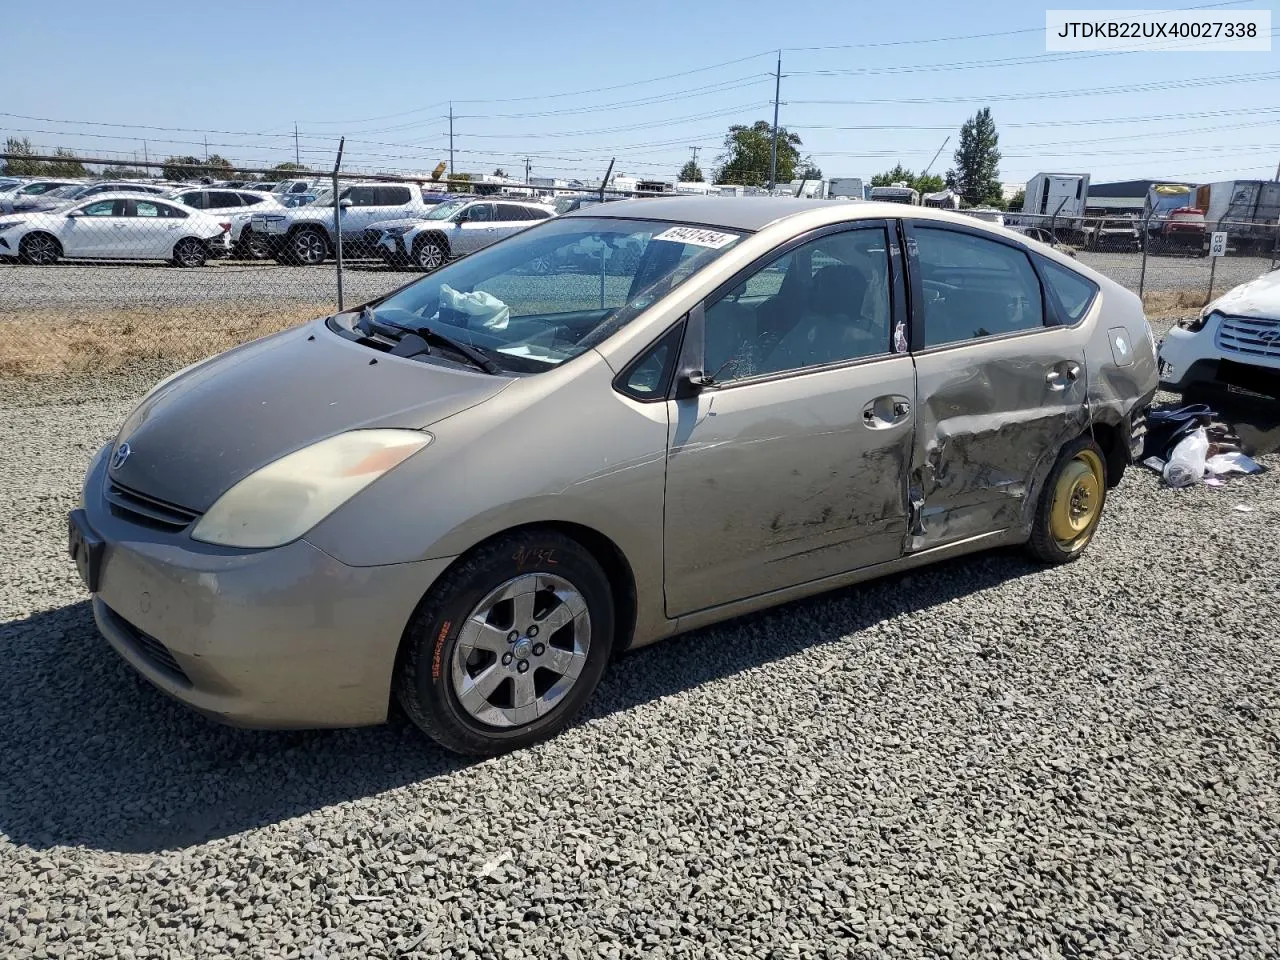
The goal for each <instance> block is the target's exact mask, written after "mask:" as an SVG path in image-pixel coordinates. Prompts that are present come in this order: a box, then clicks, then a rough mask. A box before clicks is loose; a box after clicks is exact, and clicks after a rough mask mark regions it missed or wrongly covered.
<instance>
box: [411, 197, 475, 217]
mask: <svg viewBox="0 0 1280 960" xmlns="http://www.w3.org/2000/svg"><path fill="white" fill-rule="evenodd" d="M470 202H471V201H470V200H446V201H444V203H437V204H436V205H435V206H434V207H432V208H431V209H430V210H428V211H427V213H426V215H425V216H424V218H423V219H425V220H448V219H449V218H450V217H452V216H453V215H454V214H455V213H457V212H458V211H459V210H461V209H462V208H463V207H465V206H466V205H467V204H468V203H470Z"/></svg>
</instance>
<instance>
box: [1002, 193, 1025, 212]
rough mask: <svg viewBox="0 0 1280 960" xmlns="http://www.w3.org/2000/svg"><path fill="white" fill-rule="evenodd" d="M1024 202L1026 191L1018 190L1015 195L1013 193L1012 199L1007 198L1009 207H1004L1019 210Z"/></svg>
mask: <svg viewBox="0 0 1280 960" xmlns="http://www.w3.org/2000/svg"><path fill="white" fill-rule="evenodd" d="M1026 202H1027V191H1026V190H1019V191H1018V192H1017V193H1015V194H1014V195H1013V196H1012V197H1010V198H1009V205H1008V206H1007V207H1005V209H1006V210H1021V209H1022V205H1023V204H1024V203H1026Z"/></svg>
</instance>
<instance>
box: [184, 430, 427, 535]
mask: <svg viewBox="0 0 1280 960" xmlns="http://www.w3.org/2000/svg"><path fill="white" fill-rule="evenodd" d="M430 442H431V435H430V434H427V433H422V432H420V431H418V430H352V431H350V432H348V433H340V434H338V435H337V436H336V437H329V438H328V439H327V440H321V441H320V442H319V443H314V444H312V445H311V446H309V447H304V448H303V449H301V450H297V451H294V452H293V453H291V454H288V455H287V456H284V457H281V458H280V459H279V460H276V461H275V462H274V463H269V464H267V465H266V466H265V467H263V468H262V469H260V470H258V471H257V472H255V473H251V474H250V475H249V476H247V477H245V478H244V479H243V480H241V481H240V482H239V483H237V484H236V485H235V486H234V487H232V488H231V489H230V490H228V491H227V492H226V493H224V494H223V495H222V496H221V497H219V498H218V500H217V502H216V503H215V504H214V505H213V506H212V507H210V508H209V512H208V513H206V514H205V515H204V516H203V517H201V518H200V521H199V522H198V523H197V524H196V526H195V529H194V530H193V531H192V532H191V536H192V538H193V539H196V540H202V541H204V542H205V543H216V544H220V545H221V546H225V547H278V546H280V545H281V544H285V543H289V542H290V541H292V540H297V539H298V538H299V537H300V536H302V535H303V534H304V533H306V532H307V531H308V530H310V529H311V528H312V527H314V526H315V525H316V524H317V523H319V522H320V521H321V520H323V519H324V518H325V517H327V516H328V515H329V514H331V513H332V512H333V511H334V510H336V509H337V508H338V507H340V506H342V504H343V503H345V502H346V501H347V500H349V499H351V497H353V496H355V495H356V494H357V493H359V492H360V491H361V490H363V489H364V488H365V487H367V486H368V485H369V484H371V483H373V481H375V480H377V479H378V478H379V477H380V476H382V475H383V474H384V473H386V472H387V471H388V470H390V469H391V468H392V467H394V466H396V465H398V464H400V463H402V462H403V461H404V460H406V459H408V458H409V457H410V456H412V455H413V454H415V453H417V452H418V451H419V450H421V449H422V448H423V447H425V446H426V445H427V444H428V443H430Z"/></svg>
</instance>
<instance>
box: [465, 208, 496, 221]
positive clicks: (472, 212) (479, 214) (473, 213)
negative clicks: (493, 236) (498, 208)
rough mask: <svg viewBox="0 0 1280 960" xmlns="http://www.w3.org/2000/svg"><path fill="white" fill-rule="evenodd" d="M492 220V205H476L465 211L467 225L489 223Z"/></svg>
mask: <svg viewBox="0 0 1280 960" xmlns="http://www.w3.org/2000/svg"><path fill="white" fill-rule="evenodd" d="M491 220H493V204H492V203H477V204H475V205H473V206H471V207H469V208H468V209H467V222H468V223H489V222H490V221H491Z"/></svg>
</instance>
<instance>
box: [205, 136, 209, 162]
mask: <svg viewBox="0 0 1280 960" xmlns="http://www.w3.org/2000/svg"><path fill="white" fill-rule="evenodd" d="M204 162H205V163H208V162H209V138H208V137H205V138H204Z"/></svg>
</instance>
